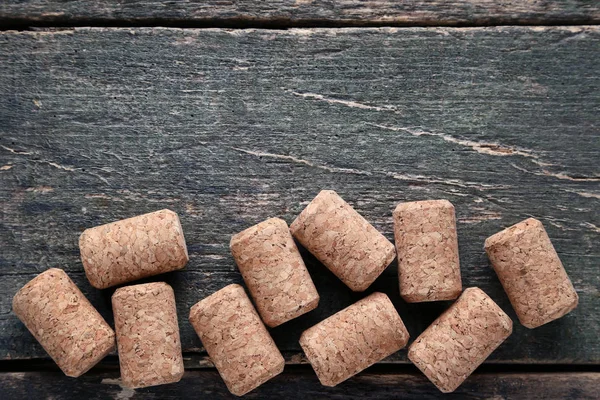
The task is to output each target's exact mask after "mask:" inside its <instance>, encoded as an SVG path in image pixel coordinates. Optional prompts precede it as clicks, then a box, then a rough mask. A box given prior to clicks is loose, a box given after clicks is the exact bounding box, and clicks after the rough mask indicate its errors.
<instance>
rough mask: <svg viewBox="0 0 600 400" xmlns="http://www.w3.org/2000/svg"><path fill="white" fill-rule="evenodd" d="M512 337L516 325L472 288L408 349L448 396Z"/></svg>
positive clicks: (492, 302) (409, 355)
mask: <svg viewBox="0 0 600 400" xmlns="http://www.w3.org/2000/svg"><path fill="white" fill-rule="evenodd" d="M511 333H512V321H511V319H510V318H509V317H508V315H506V313H505V312H504V311H502V309H501V308H500V307H498V305H497V304H496V303H495V302H494V301H493V300H492V299H491V298H490V297H489V296H488V295H487V294H485V293H484V292H483V291H482V290H481V289H479V288H468V289H466V290H465V291H464V292H463V294H462V295H461V296H460V297H459V298H458V300H457V301H456V302H455V303H454V304H453V305H452V306H451V307H450V308H449V309H448V310H446V312H444V313H443V314H442V315H441V316H440V317H439V318H438V319H436V320H435V321H434V322H433V323H432V324H431V325H430V326H429V327H428V328H427V329H426V330H425V331H424V332H423V333H422V334H421V335H420V336H419V337H418V338H417V339H416V340H415V341H414V342H413V344H411V345H410V347H409V349H408V358H409V359H410V360H411V361H412V362H413V363H414V364H415V365H416V366H417V367H418V368H419V369H420V370H421V371H422V372H423V373H424V374H425V375H426V376H427V377H428V378H429V380H431V382H433V383H434V384H435V385H436V386H437V387H438V389H440V390H441V391H442V392H444V393H449V392H453V391H454V390H456V388H458V387H459V386H460V385H461V383H463V382H464V380H465V379H467V377H468V376H469V375H471V373H472V372H473V371H474V370H475V369H476V368H477V367H478V366H479V365H480V364H481V363H482V362H483V361H485V359H486V358H488V356H489V355H490V354H491V353H492V352H493V351H494V350H495V349H496V348H497V347H498V346H500V344H501V343H502V342H504V340H505V339H506V338H507V337H508V336H510V334H511Z"/></svg>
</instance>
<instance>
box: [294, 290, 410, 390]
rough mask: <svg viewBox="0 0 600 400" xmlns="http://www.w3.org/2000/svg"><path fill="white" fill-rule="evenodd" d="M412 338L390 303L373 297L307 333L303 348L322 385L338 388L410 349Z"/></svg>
mask: <svg viewBox="0 0 600 400" xmlns="http://www.w3.org/2000/svg"><path fill="white" fill-rule="evenodd" d="M408 337H409V335H408V331H407V330H406V327H405V326H404V323H403V322H402V319H401V318H400V315H398V312H396V309H395V308H394V305H393V304H392V302H391V301H390V299H389V298H388V297H387V296H386V295H385V294H383V293H373V294H371V295H370V296H368V297H365V298H364V299H362V300H360V301H358V302H356V303H354V304H353V305H351V306H350V307H347V308H345V309H343V310H342V311H340V312H338V313H336V314H334V315H332V316H331V317H329V318H327V319H325V320H323V321H321V322H320V323H318V324H317V325H315V326H313V327H311V328H309V329H307V330H306V331H304V332H303V333H302V336H300V346H302V349H303V350H304V353H305V354H306V357H307V358H308V361H309V362H310V364H311V365H312V367H313V369H314V370H315V372H316V373H317V377H318V378H319V381H321V384H323V385H325V386H336V385H337V384H339V383H341V382H343V381H345V380H346V379H348V378H350V377H352V376H354V375H356V374H357V373H359V372H360V371H362V370H364V369H365V368H367V367H369V366H371V365H373V364H375V363H376V362H378V361H381V360H383V359H384V358H385V357H387V356H389V355H390V354H393V353H395V352H396V351H398V350H400V349H401V348H403V347H404V346H406V343H407V342H408Z"/></svg>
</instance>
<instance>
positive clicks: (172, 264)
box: [79, 210, 189, 289]
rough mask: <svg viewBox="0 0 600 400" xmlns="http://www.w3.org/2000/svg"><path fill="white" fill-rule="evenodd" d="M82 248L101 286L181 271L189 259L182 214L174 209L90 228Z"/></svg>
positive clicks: (91, 278)
mask: <svg viewBox="0 0 600 400" xmlns="http://www.w3.org/2000/svg"><path fill="white" fill-rule="evenodd" d="M79 249H80V252H81V261H82V263H83V267H84V269H85V274H86V276H87V278H88V279H89V281H90V283H91V284H92V286H94V287H95V288H98V289H104V288H107V287H111V286H115V285H119V284H121V283H126V282H131V281H133V280H136V279H141V278H145V277H148V276H152V275H158V274H162V273H165V272H170V271H174V270H178V269H181V268H183V267H184V266H185V264H186V263H187V262H188V260H189V257H188V252H187V247H186V244H185V238H184V236H183V230H182V229H181V223H180V221H179V217H178V216H177V214H176V213H174V212H173V211H171V210H160V211H155V212H153V213H149V214H144V215H139V216H137V217H133V218H128V219H124V220H121V221H117V222H112V223H110V224H106V225H101V226H97V227H95V228H90V229H86V230H85V231H84V232H83V233H82V234H81V236H80V237H79Z"/></svg>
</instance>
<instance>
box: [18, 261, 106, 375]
mask: <svg viewBox="0 0 600 400" xmlns="http://www.w3.org/2000/svg"><path fill="white" fill-rule="evenodd" d="M13 311H14V313H15V314H16V315H17V317H18V318H19V319H20V320H21V321H22V322H23V323H24V324H25V326H26V327H27V329H29V332H31V334H32V335H33V336H34V337H35V338H36V340H37V341H38V342H39V343H40V344H41V345H42V347H43V348H44V350H46V352H47V353H48V355H50V357H52V359H53V360H54V361H55V362H56V364H58V366H59V368H60V369H61V370H62V371H63V372H64V373H65V375H67V376H71V377H78V376H80V375H82V374H84V373H85V372H86V371H88V370H89V369H90V368H92V367H93V366H94V365H96V364H97V363H98V362H99V361H100V360H102V359H103V358H104V357H105V356H106V355H107V354H108V353H110V352H111V351H113V350H114V349H115V333H114V331H113V330H112V329H111V328H110V326H108V324H107V323H106V321H104V319H103V318H102V316H101V315H100V314H99V313H98V311H96V309H95V308H94V307H93V306H92V304H91V303H90V302H89V301H88V300H87V299H86V298H85V296H84V295H83V293H81V291H80V290H79V289H78V288H77V286H76V285H75V284H74V283H73V281H72V280H71V279H69V277H68V276H67V274H66V273H65V272H64V271H63V270H61V269H57V268H51V269H49V270H47V271H45V272H42V273H41V274H39V275H38V276H36V277H35V278H33V279H32V280H31V281H29V282H28V283H27V284H26V285H25V286H23V287H22V288H21V289H20V290H19V291H18V292H17V294H16V295H15V297H14V298H13Z"/></svg>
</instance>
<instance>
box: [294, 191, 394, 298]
mask: <svg viewBox="0 0 600 400" xmlns="http://www.w3.org/2000/svg"><path fill="white" fill-rule="evenodd" d="M290 230H291V232H292V235H293V236H294V237H295V238H296V239H297V240H298V241H299V242H300V243H301V244H302V245H303V246H304V247H306V249H308V251H310V252H311V253H312V254H313V255H314V256H315V257H316V258H317V259H318V260H319V261H321V262H322V263H323V264H324V265H325V266H326V267H327V268H328V269H329V270H331V272H333V273H334V274H335V275H336V276H337V277H338V278H339V279H341V280H342V282H344V283H345V284H346V285H347V286H348V287H349V288H350V289H352V290H353V291H356V292H361V291H364V290H366V289H367V288H368V287H369V286H370V285H371V284H372V283H373V282H374V281H375V279H377V277H378V276H379V275H380V274H381V273H382V272H383V270H384V269H385V268H386V267H387V266H388V265H389V264H390V263H391V262H392V260H393V259H394V257H395V256H396V251H395V249H394V245H393V244H392V243H391V242H390V241H389V240H387V239H386V238H385V236H383V235H382V234H381V233H380V232H378V231H377V229H375V228H374V227H373V225H371V224H370V223H369V222H368V221H367V220H366V219H364V218H363V217H362V216H361V215H360V214H359V213H358V212H356V211H355V210H354V209H353V208H352V207H351V206H350V205H349V204H348V203H346V202H345V201H344V200H343V199H342V198H341V197H340V196H338V194H337V193H336V192H334V191H333V190H323V191H321V192H320V193H319V194H318V195H317V197H315V198H314V199H313V200H312V201H311V202H310V204H308V206H306V208H305V209H304V210H303V211H302V212H301V213H300V215H299V216H298V217H297V218H296V220H295V221H294V222H293V223H292V225H290Z"/></svg>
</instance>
